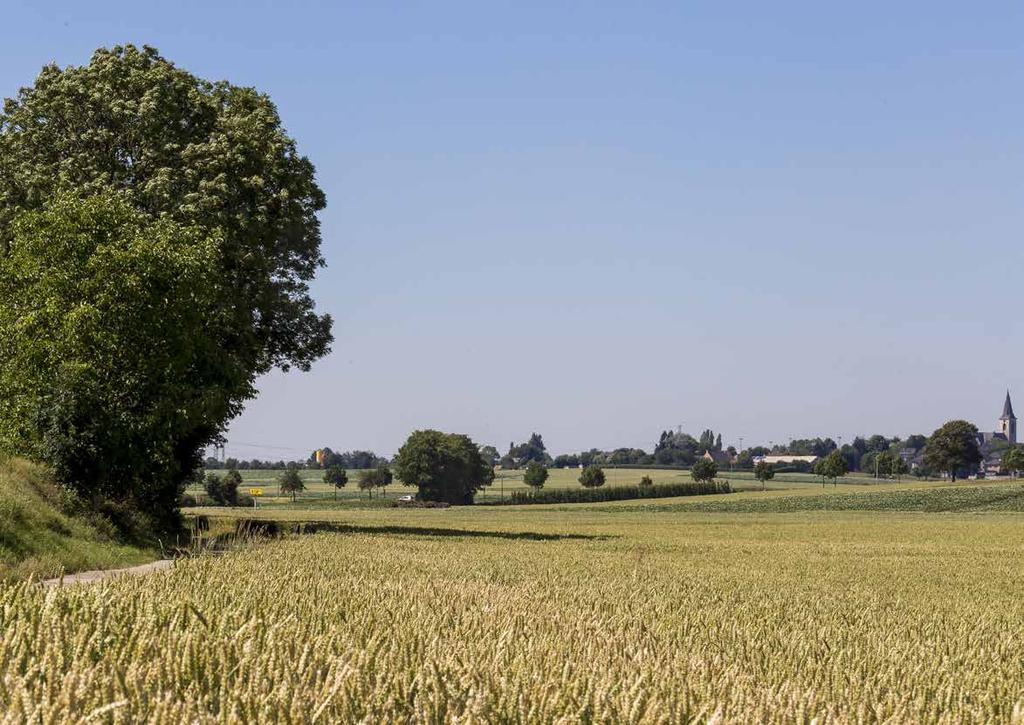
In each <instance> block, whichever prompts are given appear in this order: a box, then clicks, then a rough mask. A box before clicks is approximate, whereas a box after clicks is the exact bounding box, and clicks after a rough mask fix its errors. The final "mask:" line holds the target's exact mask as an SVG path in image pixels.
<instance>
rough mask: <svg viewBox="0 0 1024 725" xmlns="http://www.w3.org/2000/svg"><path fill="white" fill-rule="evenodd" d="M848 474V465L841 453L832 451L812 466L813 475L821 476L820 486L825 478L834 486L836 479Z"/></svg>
mask: <svg viewBox="0 0 1024 725" xmlns="http://www.w3.org/2000/svg"><path fill="white" fill-rule="evenodd" d="M849 472H850V464H849V462H848V461H847V460H846V456H844V455H843V454H842V452H841V451H832V452H831V453H829V454H828V455H827V456H825V457H824V458H822V459H821V460H820V461H818V462H817V463H816V464H814V473H815V474H817V475H819V476H821V478H822V485H823V486H824V485H825V484H824V480H825V479H826V478H827V479H829V480H830V481H832V483H833V485H835V484H836V479H838V478H840V477H841V476H845V475H846V474H847V473H849Z"/></svg>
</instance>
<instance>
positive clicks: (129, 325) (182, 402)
mask: <svg viewBox="0 0 1024 725" xmlns="http://www.w3.org/2000/svg"><path fill="white" fill-rule="evenodd" d="M55 260H59V262H58V263H55ZM218 264H219V256H218V252H217V243H216V240H215V239H213V238H208V237H207V236H206V235H205V234H204V233H203V232H201V231H199V230H197V229H190V228H183V227H181V226H179V225H177V224H175V223H174V222H171V221H169V220H166V219H160V220H156V221H154V220H151V219H149V218H148V217H146V216H145V215H143V214H141V213H139V212H136V211H135V210H133V209H132V208H131V206H130V205H129V204H128V203H127V201H126V200H125V197H124V196H123V195H120V194H112V193H108V194H104V195H101V196H95V197H90V198H89V199H85V200H78V199H75V198H72V197H61V198H59V199H57V200H55V201H53V202H52V203H51V204H50V205H48V206H47V207H45V208H44V209H42V210H40V211H35V212H28V213H25V214H23V215H21V216H20V217H18V218H17V219H16V220H15V223H14V225H13V229H12V236H11V238H10V244H9V247H8V250H7V253H6V254H0V390H3V391H4V395H3V396H0V451H6V452H7V453H13V454H17V455H21V456H24V457H27V458H31V459H35V460H41V461H47V462H49V463H50V464H51V466H52V468H53V470H54V473H55V474H56V476H57V477H58V479H59V480H60V481H61V482H62V483H64V484H65V485H67V486H69V487H70V488H72V489H73V490H75V491H76V492H77V493H78V494H80V495H81V496H82V497H84V498H85V499H86V500H89V501H92V502H94V504H95V505H96V506H97V507H98V508H101V507H102V506H104V505H106V504H104V503H103V502H104V501H106V502H112V504H113V505H115V506H129V507H132V508H135V509H137V510H140V511H142V512H144V513H145V514H147V515H148V516H149V517H150V521H149V524H148V525H149V526H152V527H154V528H156V529H157V530H164V531H167V530H174V529H176V528H177V526H178V519H177V516H176V512H175V506H176V502H177V499H178V496H179V493H180V490H181V487H182V484H183V482H184V480H185V479H186V478H188V477H189V476H190V475H191V473H192V471H193V470H195V468H196V467H197V466H198V463H199V453H200V448H199V446H200V445H204V444H205V443H206V442H208V441H209V440H211V439H212V437H213V436H214V435H215V434H216V431H218V430H219V428H220V426H221V425H222V423H223V421H224V420H226V419H227V418H228V417H230V416H231V415H234V414H235V413H236V412H238V410H240V404H239V403H238V402H237V401H234V400H232V399H231V397H230V396H228V395H225V394H223V391H224V390H225V388H229V389H236V390H237V389H240V388H244V387H246V386H247V385H248V382H247V378H246V377H245V376H244V375H243V376H241V378H240V377H239V374H238V371H237V370H235V368H234V367H233V365H232V363H231V361H230V360H226V359H224V357H223V355H222V353H221V351H220V342H219V338H220V336H221V333H222V332H223V329H222V327H223V325H224V320H223V318H222V317H221V316H220V315H219V314H218V312H217V303H216V298H217V284H218V283H217V279H216V277H217V271H216V270H217V267H218Z"/></svg>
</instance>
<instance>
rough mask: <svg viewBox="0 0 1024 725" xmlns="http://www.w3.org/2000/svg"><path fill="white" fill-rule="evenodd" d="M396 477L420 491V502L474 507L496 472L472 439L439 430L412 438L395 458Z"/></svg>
mask: <svg viewBox="0 0 1024 725" xmlns="http://www.w3.org/2000/svg"><path fill="white" fill-rule="evenodd" d="M395 473H396V474H397V476H398V478H399V479H401V481H402V482H403V483H404V484H405V485H407V486H416V487H417V488H418V489H419V494H418V498H419V499H420V500H423V501H441V502H447V503H451V504H471V503H473V497H474V496H475V495H476V493H477V491H479V490H480V489H481V488H483V487H484V486H488V485H490V483H491V481H493V480H494V468H493V467H492V466H491V464H490V462H489V461H486V460H484V458H483V456H481V455H480V449H479V448H478V447H477V445H476V444H475V443H474V442H473V441H472V440H471V439H470V438H469V436H466V435H461V434H458V433H442V432H441V431H437V430H418V431H414V432H413V433H412V435H410V436H409V438H408V439H407V440H406V441H405V443H404V444H403V445H402V447H401V448H400V449H399V451H398V455H397V456H396V457H395Z"/></svg>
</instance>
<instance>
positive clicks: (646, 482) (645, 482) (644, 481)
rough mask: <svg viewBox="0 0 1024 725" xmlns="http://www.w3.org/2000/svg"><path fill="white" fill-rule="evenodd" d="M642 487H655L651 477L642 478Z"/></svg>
mask: <svg viewBox="0 0 1024 725" xmlns="http://www.w3.org/2000/svg"><path fill="white" fill-rule="evenodd" d="M640 485H641V486H653V485H654V481H652V480H651V477H650V476H644V477H642V478H641V479H640Z"/></svg>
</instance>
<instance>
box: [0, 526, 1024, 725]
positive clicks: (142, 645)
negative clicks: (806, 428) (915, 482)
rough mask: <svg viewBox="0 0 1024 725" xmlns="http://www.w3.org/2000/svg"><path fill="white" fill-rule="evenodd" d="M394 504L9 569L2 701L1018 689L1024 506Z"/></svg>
mask: <svg viewBox="0 0 1024 725" xmlns="http://www.w3.org/2000/svg"><path fill="white" fill-rule="evenodd" d="M453 513H454V515H449V514H453ZM379 514H380V512H358V517H357V520H355V521H353V523H354V524H358V528H355V529H353V530H352V531H351V532H349V533H343V534H318V535H315V536H310V537H303V538H293V539H289V540H285V541H282V542H278V543H272V544H267V545H263V546H260V547H258V548H255V549H252V550H248V551H240V552H234V553H231V554H228V555H226V556H223V557H217V558H213V557H210V558H199V559H195V560H187V561H183V562H181V563H179V565H178V566H176V567H175V568H174V570H173V571H171V572H167V573H163V574H157V575H153V576H151V577H146V578H141V579H125V580H120V581H115V582H110V583H102V584H98V585H93V586H92V587H88V588H86V587H74V588H69V589H63V590H53V591H41V590H40V589H38V588H36V587H34V586H32V585H29V584H20V585H15V586H6V587H2V588H0V627H2V631H3V632H4V639H3V646H2V648H0V674H2V679H0V683H2V684H0V703H2V709H3V712H4V718H5V720H6V721H8V722H24V721H37V722H38V721H45V722H52V721H67V720H72V719H79V718H84V717H86V716H89V715H92V716H93V718H94V719H95V720H99V721H111V722H138V721H149V722H162V723H179V722H225V721H233V722H257V721H264V722H267V721H291V722H308V721H313V720H319V721H321V722H352V721H376V722H379V721H402V722H410V721H412V722H431V723H439V722H456V721H458V722H558V721H560V722H578V721H600V722H690V721H707V720H716V721H724V722H794V721H807V722H810V721H812V720H813V719H815V718H817V720H818V722H850V721H860V722H914V721H917V722H964V721H973V722H992V721H1001V722H1007V721H1011V720H1013V719H1014V718H1016V719H1017V721H1020V720H1021V715H1022V713H1024V667H1022V662H1024V642H1022V639H1021V630H1020V623H1021V621H1024V580H1022V575H1021V571H1024V568H1022V565H1024V552H1022V549H1021V547H1020V545H1019V534H1020V526H1021V523H1022V522H1021V520H1020V518H1019V517H1016V516H1013V515H992V514H990V515H984V516H974V517H948V516H928V515H920V514H918V515H901V514H873V515H868V514H828V515H822V514H816V515H810V514H804V515H774V516H763V517H761V516H752V515H745V516H741V515H708V514H702V515H698V514H682V513H676V514H658V513H647V514H640V513H635V512H633V513H630V512H625V513H601V512H589V513H584V512H581V513H580V514H578V515H576V517H575V518H569V517H568V516H567V515H566V514H564V513H558V512H553V511H547V512H543V511H537V512H536V513H530V514H527V513H525V512H523V511H509V512H501V513H500V514H497V513H494V514H492V515H491V516H489V517H487V518H486V519H483V518H480V517H476V518H474V516H476V514H475V513H473V512H472V511H466V512H465V513H463V512H433V511H418V512H401V515H400V516H390V517H388V518H387V519H384V520H381V519H376V520H375V519H374V518H373V517H374V515H379ZM375 527H379V528H375ZM570 532H571V536H572V538H561V536H562V535H564V534H567V533H570ZM538 535H541V536H538Z"/></svg>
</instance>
